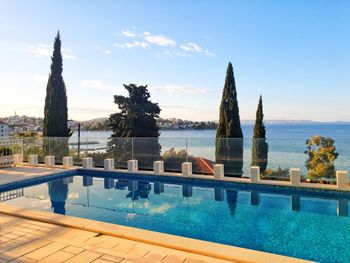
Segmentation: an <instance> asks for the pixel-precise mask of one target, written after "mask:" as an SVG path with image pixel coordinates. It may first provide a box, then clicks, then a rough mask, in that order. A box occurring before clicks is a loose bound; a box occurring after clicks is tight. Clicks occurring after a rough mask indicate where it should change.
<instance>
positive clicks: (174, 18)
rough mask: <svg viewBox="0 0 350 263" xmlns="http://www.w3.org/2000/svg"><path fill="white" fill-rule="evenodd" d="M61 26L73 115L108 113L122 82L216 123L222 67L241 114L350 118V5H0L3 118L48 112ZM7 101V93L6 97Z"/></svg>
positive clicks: (5, 0)
mask: <svg viewBox="0 0 350 263" xmlns="http://www.w3.org/2000/svg"><path fill="white" fill-rule="evenodd" d="M57 30H60V32H61V37H62V44H63V48H64V50H63V53H64V72H63V76H64V80H65V82H66V86H67V93H68V105H69V117H70V118H73V119H78V120H86V119H92V118H96V117H107V116H108V115H109V114H110V113H112V112H115V111H116V109H117V107H116V105H114V104H113V95H114V94H125V91H124V90H123V86H122V84H123V83H126V84H128V83H137V84H148V85H149V89H150V92H151V98H152V100H153V101H155V102H158V103H159V105H160V106H161V108H162V112H161V116H162V117H165V118H168V117H177V118H183V119H190V120H217V119H218V108H219V104H220V100H221V93H222V88H223V84H224V78H225V72H226V67H227V63H228V62H229V61H231V62H232V63H233V66H234V71H235V76H236V85H237V89H238V99H239V107H240V113H241V118H242V119H254V118H255V110H256V106H257V102H258V98H259V95H260V94H262V95H263V98H264V107H265V108H264V109H265V118H266V119H310V120H319V121H331V120H344V121H350V103H349V98H350V51H349V47H350V1H347V0H343V1H341V0H333V1H329V0H327V1H326V0H324V1H323V0H307V1H306V0H293V1H287V0H282V1H281V0H256V1H253V0H244V1H243V0H241V1H235V0H220V1H214V0H168V1H165V0H148V1H142V0H128V1H116V0H113V1H112V0H111V1H108V0H103V1H97V0H96V1H92V0H90V1H66V0H61V1H45V0H35V1H34V0H33V1H25V0H22V1H18V0H1V1H0V61H1V63H0V89H1V93H2V95H1V96H0V109H1V111H0V116H8V115H13V113H14V111H17V113H18V114H20V115H23V114H25V115H29V116H43V107H44V98H45V88H46V82H47V77H48V73H49V66H50V54H51V52H52V44H53V40H54V37H55V35H56V33H57ZM3 94H5V95H3Z"/></svg>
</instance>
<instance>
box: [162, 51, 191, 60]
mask: <svg viewBox="0 0 350 263" xmlns="http://www.w3.org/2000/svg"><path fill="white" fill-rule="evenodd" d="M156 57H157V58H160V57H169V58H175V57H193V55H192V54H190V53H188V52H180V51H169V50H168V51H164V52H162V53H159V54H157V56H156Z"/></svg>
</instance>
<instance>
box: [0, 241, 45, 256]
mask: <svg viewBox="0 0 350 263" xmlns="http://www.w3.org/2000/svg"><path fill="white" fill-rule="evenodd" d="M49 243H50V241H49V240H45V239H40V240H36V241H33V242H29V243H27V244H25V245H22V246H18V247H17V248H14V249H11V250H7V251H6V252H4V253H2V254H0V258H4V259H7V260H11V259H14V258H18V257H21V256H22V255H25V254H27V253H30V252H32V251H34V250H36V249H38V248H41V247H43V246H45V245H47V244H49ZM5 244H6V243H5Z"/></svg>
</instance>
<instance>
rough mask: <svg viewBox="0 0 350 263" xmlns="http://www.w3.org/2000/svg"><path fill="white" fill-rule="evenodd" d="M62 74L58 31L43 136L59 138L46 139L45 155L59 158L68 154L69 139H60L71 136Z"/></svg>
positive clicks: (48, 85)
mask: <svg viewBox="0 0 350 263" xmlns="http://www.w3.org/2000/svg"><path fill="white" fill-rule="evenodd" d="M62 72H63V63H62V54H61V39H60V32H59V31H58V33H57V36H56V38H55V42H54V47H53V54H52V57H51V72H50V74H49V79H48V82H47V86H46V98H45V108H44V128H43V136H44V137H45V138H47V137H55V138H57V139H53V138H51V139H48V138H47V139H45V140H46V142H44V150H45V154H53V155H55V156H56V157H58V158H60V157H62V156H63V155H65V154H67V152H68V145H67V143H68V139H62V138H61V139H58V137H65V138H67V137H69V136H70V135H71V133H70V129H69V128H68V126H67V120H68V108H67V94H66V86H65V83H64V81H63V77H62ZM66 141H67V142H66Z"/></svg>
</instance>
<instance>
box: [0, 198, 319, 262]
mask: <svg viewBox="0 0 350 263" xmlns="http://www.w3.org/2000/svg"><path fill="white" fill-rule="evenodd" d="M0 214H6V215H10V216H14V217H20V218H25V219H29V220H35V221H39V222H44V223H49V224H54V225H59V226H63V227H70V228H74V229H80V230H85V231H90V232H95V233H99V234H102V235H108V236H113V237H118V238H123V239H127V240H132V241H136V242H141V243H145V244H149V245H155V246H160V247H164V248H168V249H175V250H179V251H183V252H187V253H193V254H197V255H201V256H206V257H211V258H215V259H221V260H227V261H233V262H237V263H238V262H241V263H252V262H262V263H271V262H274V263H275V262H276V263H278V262H281V263H282V262H286V263H289V262H291V263H292V262H299V263H302V262H304V263H306V262H314V261H309V260H305V259H299V258H293V257H288V256H284V255H278V254H273V253H269V252H263V251H259V250H252V249H247V248H241V247H236V246H229V245H223V244H220V243H214V242H208V241H203V240H199V239H192V238H187V237H182V236H176V235H171V234H166V233H160V232H156V231H150V230H144V229H140V228H134V227H128V226H122V225H118V224H112V223H105V222H101V221H96V220H91V219H85V218H80V217H75V216H69V215H60V214H54V213H51V212H47V211H40V210H36V209H27V208H20V207H16V206H10V205H7V204H3V203H0Z"/></svg>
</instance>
